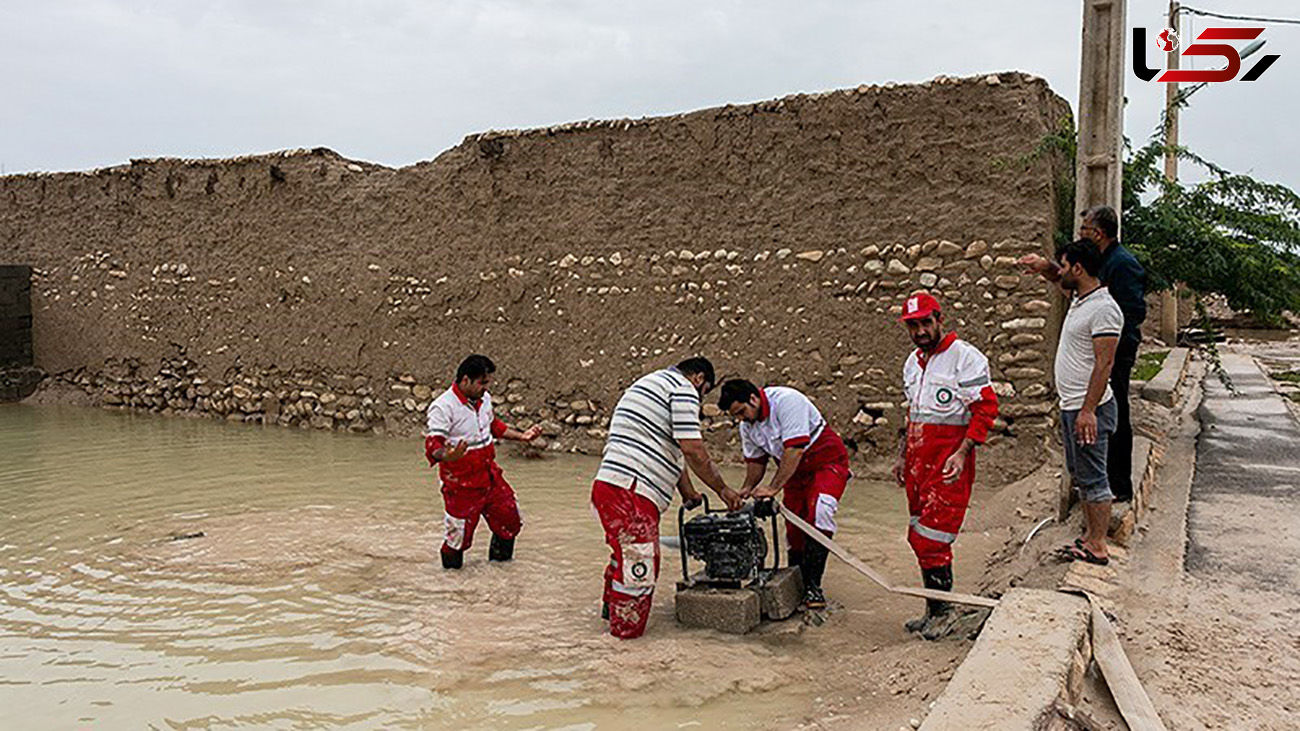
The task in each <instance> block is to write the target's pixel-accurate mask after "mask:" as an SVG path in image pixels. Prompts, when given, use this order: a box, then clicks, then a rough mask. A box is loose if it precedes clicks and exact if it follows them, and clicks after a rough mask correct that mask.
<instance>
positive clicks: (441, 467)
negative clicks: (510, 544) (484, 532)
mask: <svg viewBox="0 0 1300 731" xmlns="http://www.w3.org/2000/svg"><path fill="white" fill-rule="evenodd" d="M505 431H506V424H505V422H503V421H501V420H500V419H498V418H496V416H495V414H494V413H493V411H492V397H491V396H490V395H489V394H487V393H484V394H483V398H482V399H480V400H479V401H477V402H472V401H470V400H469V399H468V398H466V397H465V394H463V393H461V390H460V388H458V387H457V386H455V385H453V386H452V387H451V388H449V389H447V390H446V391H445V392H443V394H442V395H441V396H439V397H438V398H436V399H434V400H433V402H432V403H431V404H429V412H428V429H427V433H426V436H425V439H424V453H425V457H426V458H427V459H428V460H429V464H430V465H434V464H437V466H438V479H439V481H440V482H441V486H442V499H443V505H444V508H445V514H444V516H443V528H444V535H443V542H442V551H443V553H448V552H460V551H464V550H466V549H468V548H469V547H470V545H471V544H473V542H474V529H475V528H476V527H477V526H478V521H479V518H480V517H482V518H484V519H485V520H487V524H488V528H490V529H491V530H492V532H493V533H494V534H495V535H497V536H499V537H500V538H502V539H505V540H511V539H513V538H514V537H515V536H517V535H519V530H520V528H521V526H522V522H521V520H520V518H519V506H518V504H517V503H516V501H515V491H514V489H513V488H511V487H510V483H508V482H506V479H505V475H504V474H503V473H502V472H501V467H500V466H499V465H497V462H496V444H495V441H496V439H498V438H499V437H500V436H501V435H502V434H504V433H505ZM462 442H463V443H464V444H465V446H466V450H465V454H464V456H462V457H461V458H460V459H458V460H455V461H454V462H437V461H436V460H435V459H434V457H433V453H434V452H435V451H436V450H438V449H440V448H442V447H444V446H448V445H455V444H457V443H462Z"/></svg>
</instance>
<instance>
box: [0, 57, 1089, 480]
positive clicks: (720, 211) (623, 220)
mask: <svg viewBox="0 0 1300 731" xmlns="http://www.w3.org/2000/svg"><path fill="white" fill-rule="evenodd" d="M1068 115H1069V109H1068V106H1067V105H1066V103H1065V102H1064V101H1063V100H1062V99H1060V98H1059V97H1057V96H1056V95H1054V94H1053V93H1052V92H1051V91H1050V90H1049V89H1048V88H1047V86H1046V84H1045V83H1044V82H1043V81H1042V80H1040V79H1036V78H1032V77H1029V76H1027V75H1022V74H1019V73H1002V74H997V75H990V76H987V77H979V78H972V79H952V78H939V79H936V80H934V81H932V82H927V83H925V84H918V85H905V86H899V85H885V86H863V87H859V88H856V89H846V90H841V91H835V92H830V93H825V94H818V95H796V96H790V97H786V98H783V99H779V100H773V101H767V102H760V103H756V104H746V105H740V106H726V107H720V108H715V109H706V110H702V111H697V112H692V113H689V114H682V115H677V116H672V117H663V118H652V119H638V120H613V121H602V122H583V123H577V124H570V125H564V126H560V127H553V128H546V129H535V130H526V131H511V132H488V133H484V134H477V135H472V136H470V137H468V138H466V140H465V141H464V142H463V143H462V144H460V145H459V146H457V147H455V148H453V149H450V150H448V151H446V152H444V153H443V154H441V155H440V156H438V157H437V158H436V159H435V160H433V161H431V162H424V163H419V164H416V165H412V166H409V167H405V168H401V169H389V168H384V167H381V166H377V165H372V164H367V163H361V162H355V161H351V160H347V159H344V158H342V157H340V156H339V155H337V154H335V153H333V152H330V151H328V150H324V149H317V150H301V151H291V152H284V153H276V154H270V155H263V156H254V157H245V158H238V159H229V160H174V159H155V160H136V161H132V162H131V163H130V164H129V165H123V166H120V167H115V168H109V169H103V170H97V171H93V172H87V173H60V174H41V175H22V176H9V177H6V178H0V258H10V259H12V258H18V259H21V260H23V261H30V262H32V263H33V264H34V265H35V267H36V268H35V271H34V276H35V284H34V289H33V293H32V301H33V306H34V309H35V311H34V315H35V325H36V327H35V354H36V360H37V364H38V365H40V366H42V367H43V368H45V370H47V371H48V372H50V373H52V374H54V375H55V379H54V380H55V382H62V383H65V384H72V385H75V386H76V387H78V388H80V389H83V390H85V391H87V392H88V393H90V394H91V395H92V396H93V397H94V398H96V399H98V400H100V401H101V402H102V403H104V404H105V405H109V406H113V407H122V408H136V409H150V410H154V411H163V412H189V411H197V412H201V413H204V414H210V415H213V416H216V417H220V418H226V419H231V420H240V421H253V422H262V423H278V424H284V425H293V426H300V427H311V428H322V429H323V428H334V429H348V430H354V431H373V430H382V431H387V432H390V433H398V434H415V433H418V431H419V429H420V423H421V416H422V411H423V408H424V406H425V405H426V404H427V402H428V400H429V398H430V395H431V394H436V393H437V392H438V391H440V390H441V389H442V388H444V387H445V385H446V384H447V383H448V381H449V378H450V374H451V372H452V371H453V370H454V368H455V365H456V363H457V362H459V360H460V359H461V358H462V357H463V356H464V355H465V354H467V353H470V352H484V353H487V354H489V355H491V356H492V357H493V358H494V359H495V360H496V361H497V363H498V365H499V367H500V371H499V373H498V381H499V382H498V386H497V387H496V389H495V391H496V394H497V398H498V400H499V401H500V402H501V403H502V404H503V405H504V408H505V410H506V411H507V412H508V413H509V414H510V417H509V418H511V419H513V420H515V421H519V422H523V423H528V422H533V421H540V422H542V423H544V424H545V426H546V433H547V434H548V437H549V440H550V443H551V448H556V449H560V448H578V449H584V450H595V449H598V448H599V446H600V444H601V441H602V438H603V436H604V432H603V425H604V423H605V422H606V420H607V418H608V415H609V413H610V410H611V409H612V407H613V405H614V402H615V400H616V399H617V397H618V395H619V393H620V391H621V389H622V388H623V387H625V386H626V385H627V384H628V383H629V382H630V381H631V380H632V379H633V378H634V377H636V376H637V375H639V374H641V373H643V372H646V371H648V370H651V369H653V368H657V367H661V366H663V365H666V364H669V363H672V362H675V361H677V360H679V359H681V358H683V357H686V356H689V355H694V354H705V355H707V356H709V357H711V358H712V359H713V360H714V362H715V363H716V364H717V365H718V367H719V369H720V372H721V373H723V374H726V375H744V376H746V377H749V378H751V379H752V380H755V381H757V382H760V383H783V384H790V385H794V386H796V387H799V388H802V389H805V390H806V391H807V392H808V393H810V395H812V396H813V398H814V399H815V400H816V401H817V402H818V403H819V404H820V405H821V406H822V408H823V410H824V411H826V412H827V414H828V416H829V418H830V419H831V421H832V423H834V424H835V425H836V426H837V427H839V429H840V430H841V431H842V432H844V433H847V434H851V435H852V436H855V437H857V438H858V439H859V440H860V441H861V442H862V444H863V445H864V448H865V449H866V450H867V451H868V452H871V451H872V450H880V449H885V448H886V445H888V444H892V442H893V439H894V434H895V433H896V429H897V426H898V424H899V422H900V415H901V412H900V410H899V408H898V406H899V403H898V402H899V399H900V386H899V372H900V369H901V364H902V361H903V359H904V357H905V356H906V354H907V352H908V350H909V343H908V341H907V338H906V336H905V334H904V332H903V330H902V329H901V326H900V325H899V324H898V323H897V321H896V318H897V315H898V312H899V306H900V302H901V301H902V299H903V298H904V297H905V296H906V295H907V294H908V293H909V292H911V291H913V290H915V289H917V288H922V287H925V288H930V289H932V290H935V291H936V292H937V294H938V295H939V296H940V297H941V298H942V299H943V300H944V301H945V302H946V303H947V305H948V306H949V311H950V319H951V321H952V324H953V325H955V326H956V327H957V328H958V329H959V330H960V331H961V333H962V335H963V336H964V337H966V338H967V339H969V340H971V341H973V342H975V343H977V344H979V345H981V346H982V347H983V348H984V349H985V350H986V352H987V353H988V354H989V355H990V358H991V359H992V360H993V362H994V366H995V378H996V380H997V382H998V385H997V388H998V390H999V392H1000V393H1002V394H1003V396H1004V400H1005V405H1006V408H1005V409H1004V413H1005V414H1006V418H1004V419H1003V420H1002V421H1001V422H1000V423H999V432H1000V439H1001V440H1002V441H1003V442H1004V443H1005V444H1004V446H1003V447H1002V452H1001V453H1000V454H1002V455H1003V456H1002V457H999V459H1006V460H1008V461H1007V462H1006V464H1011V463H1012V462H1019V461H1023V460H1021V458H1026V457H1027V458H1029V459H1032V458H1033V457H1035V456H1036V455H1037V454H1038V452H1039V450H1040V449H1041V448H1042V436H1043V434H1044V433H1046V431H1047V429H1048V428H1049V427H1050V422H1051V416H1050V412H1051V405H1052V394H1051V387H1050V384H1049V379H1048V372H1049V371H1050V367H1049V363H1050V359H1051V347H1052V344H1051V342H1050V337H1049V336H1048V333H1047V326H1046V323H1047V322H1048V321H1050V318H1051V315H1052V313H1051V312H1050V310H1051V309H1052V308H1053V307H1056V306H1058V305H1056V304H1055V300H1054V299H1053V298H1051V297H1049V296H1048V294H1049V293H1048V292H1047V289H1046V287H1045V286H1044V285H1042V284H1041V283H1040V282H1037V281H1035V280H1033V279H1031V278H1029V277H1025V276H1021V275H1020V273H1019V272H1018V270H1017V268H1016V267H1015V266H1014V263H1013V262H1014V257H1016V256H1018V255H1020V254H1021V253H1024V252H1026V251H1030V250H1035V251H1042V250H1046V249H1047V248H1048V247H1049V245H1050V241H1051V235H1052V231H1053V228H1054V226H1055V223H1056V222H1055V213H1054V211H1055V207H1054V197H1055V195H1056V192H1057V191H1056V190H1055V188H1054V183H1053V181H1054V180H1055V179H1056V177H1055V173H1054V166H1055V165H1057V164H1059V161H1057V160H1054V159H1052V158H1040V159H1037V160H1035V161H1033V162H1025V160H1024V158H1025V156H1026V155H1028V154H1029V153H1030V152H1031V151H1032V150H1033V149H1034V148H1035V146H1036V145H1037V144H1038V142H1039V141H1040V140H1041V139H1042V138H1043V137H1044V136H1045V135H1047V134H1049V133H1050V132H1051V131H1052V130H1053V129H1055V127H1056V125H1057V124H1058V123H1059V121H1060V120H1061V119H1062V118H1063V117H1066V116H1068ZM706 413H707V414H709V416H710V418H709V426H710V429H711V430H712V431H713V432H716V435H715V438H716V439H718V440H720V441H727V440H730V439H734V436H735V432H734V430H733V429H731V428H729V425H728V424H727V423H725V422H724V421H723V420H718V419H714V418H712V417H713V416H714V415H715V414H716V410H715V409H713V408H711V407H710V408H706Z"/></svg>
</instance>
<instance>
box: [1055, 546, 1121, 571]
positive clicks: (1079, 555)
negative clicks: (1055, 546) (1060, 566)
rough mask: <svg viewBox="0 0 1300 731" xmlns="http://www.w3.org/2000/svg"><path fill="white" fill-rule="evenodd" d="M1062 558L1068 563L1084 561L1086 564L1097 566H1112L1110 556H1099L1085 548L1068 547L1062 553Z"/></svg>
mask: <svg viewBox="0 0 1300 731" xmlns="http://www.w3.org/2000/svg"><path fill="white" fill-rule="evenodd" d="M1062 558H1064V559H1065V560H1067V561H1083V562H1084V563H1090V564H1094V565H1096V566H1106V565H1109V564H1110V557H1109V556H1098V555H1097V554H1095V553H1093V552H1092V551H1089V550H1088V549H1087V548H1085V547H1083V546H1067V547H1066V548H1065V550H1064V551H1063V552H1062Z"/></svg>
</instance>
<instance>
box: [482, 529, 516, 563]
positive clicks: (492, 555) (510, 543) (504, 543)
mask: <svg viewBox="0 0 1300 731" xmlns="http://www.w3.org/2000/svg"><path fill="white" fill-rule="evenodd" d="M514 557H515V539H513V538H501V537H500V536H498V535H496V534H495V533H494V534H493V535H492V543H491V544H490V545H489V546H488V560H489V561H509V560H510V559H512V558H514Z"/></svg>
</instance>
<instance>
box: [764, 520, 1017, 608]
mask: <svg viewBox="0 0 1300 731" xmlns="http://www.w3.org/2000/svg"><path fill="white" fill-rule="evenodd" d="M780 507H781V515H783V516H784V517H785V519H786V522H788V523H790V524H791V525H793V526H794V527H796V528H798V529H799V530H801V531H803V532H804V533H806V534H807V535H808V537H809V538H811V539H813V540H814V541H817V542H818V543H820V544H822V545H823V546H825V547H826V550H828V551H830V552H831V553H833V554H835V556H836V557H837V558H839V559H840V560H841V561H843V562H844V563H846V564H848V565H849V566H851V567H853V569H855V570H856V571H857V572H858V573H860V574H862V575H863V576H865V577H867V578H868V579H871V580H872V581H873V582H875V583H876V584H877V585H879V586H880V588H882V589H884V590H885V591H888V592H892V593H894V594H906V595H908V596H918V597H921V598H923V599H938V600H939V601H945V602H953V603H954V604H969V605H973V606H977V607H990V608H992V607H996V606H997V605H998V600H997V599H990V598H989V597H986V596H976V595H974V594H961V593H958V592H951V591H938V590H936V589H922V588H919V587H911V586H893V585H891V584H890V583H889V581H888V580H887V579H886V578H885V577H884V576H883V575H881V574H880V572H878V571H876V570H875V569H873V568H871V567H870V566H868V565H866V564H865V563H863V562H862V561H861V560H859V559H858V557H857V556H854V555H853V554H851V553H849V552H848V551H846V550H844V549H843V548H841V547H840V546H839V545H838V544H836V543H835V541H832V540H831V539H829V538H827V537H826V534H825V533H822V532H821V531H819V530H817V529H816V528H814V527H812V526H811V525H808V523H807V522H806V521H805V520H804V519H803V518H800V517H799V516H797V515H795V514H794V513H793V512H791V510H790V509H789V508H787V507H786V506H784V505H782V506H780Z"/></svg>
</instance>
